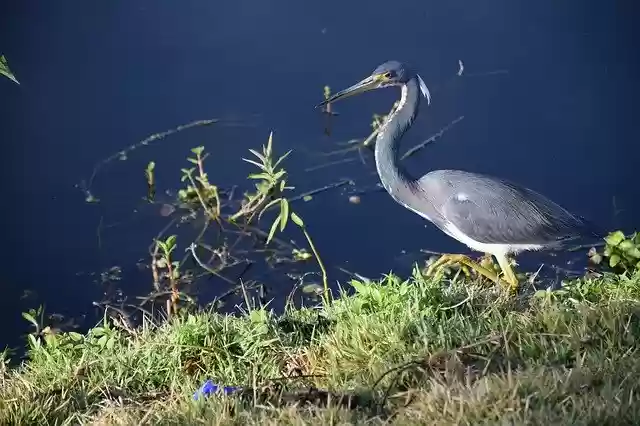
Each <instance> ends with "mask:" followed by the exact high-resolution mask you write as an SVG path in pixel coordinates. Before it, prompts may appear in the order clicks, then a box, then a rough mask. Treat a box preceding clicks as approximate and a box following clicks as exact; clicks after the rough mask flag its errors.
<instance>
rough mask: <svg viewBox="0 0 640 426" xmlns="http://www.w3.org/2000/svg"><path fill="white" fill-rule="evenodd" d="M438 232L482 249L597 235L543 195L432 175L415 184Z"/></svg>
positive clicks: (455, 173)
mask: <svg viewBox="0 0 640 426" xmlns="http://www.w3.org/2000/svg"><path fill="white" fill-rule="evenodd" d="M418 183H419V184H418V187H419V188H421V191H423V193H424V195H423V196H424V198H425V199H426V200H425V201H427V200H428V201H427V202H428V203H430V204H431V209H430V210H432V211H434V213H435V215H434V216H435V217H434V218H433V222H434V224H435V225H437V226H438V227H439V228H443V227H445V226H446V223H447V222H450V223H452V224H453V225H455V226H456V227H457V228H458V229H460V230H461V231H462V232H463V233H465V234H466V235H467V236H468V237H470V238H472V239H473V240H475V241H478V242H481V243H485V244H509V245H511V244H513V245H519V244H521V245H542V246H545V247H547V248H551V247H553V246H558V247H560V246H563V245H564V244H565V243H568V242H572V241H574V240H576V239H580V238H597V237H599V236H600V234H599V232H598V230H597V229H596V228H595V227H594V226H593V225H592V224H590V223H589V222H587V221H586V220H585V219H583V218H581V217H579V216H576V215H573V214H571V213H570V212H568V211H567V210H565V209H564V208H563V207H561V206H560V205H558V204H556V203H554V202H553V201H551V200H549V199H548V198H546V197H544V196H543V195H541V194H539V193H537V192H535V191H533V190H531V189H528V188H524V187H522V186H519V185H517V184H514V183H512V182H509V181H507V180H505V179H499V178H495V177H490V176H485V175H482V174H477V173H470V172H465V171H461V170H435V171H432V172H430V173H428V174H426V175H425V176H423V177H422V178H421V179H420V180H419V181H418Z"/></svg>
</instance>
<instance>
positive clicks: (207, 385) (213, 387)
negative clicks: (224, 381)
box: [193, 380, 241, 401]
mask: <svg viewBox="0 0 640 426" xmlns="http://www.w3.org/2000/svg"><path fill="white" fill-rule="evenodd" d="M240 389H241V388H239V387H237V386H220V385H217V384H215V383H213V382H212V381H211V380H207V381H206V382H204V384H203V385H202V386H201V387H200V389H198V390H197V391H196V393H194V394H193V399H194V400H196V401H197V400H198V399H199V398H200V395H202V396H210V395H212V394H215V393H221V394H223V395H230V394H232V393H233V392H236V391H238V390H240Z"/></svg>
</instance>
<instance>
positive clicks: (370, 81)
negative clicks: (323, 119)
mask: <svg viewBox="0 0 640 426" xmlns="http://www.w3.org/2000/svg"><path fill="white" fill-rule="evenodd" d="M378 83H379V80H378V79H376V78H375V76H373V75H372V76H369V77H367V78H365V79H364V80H362V81H360V82H359V83H356V84H354V85H353V86H351V87H349V88H347V89H344V90H341V91H339V92H338V93H336V94H335V95H333V96H331V97H330V98H329V99H326V100H325V101H323V102H320V103H319V104H318V105H316V108H318V107H321V106H324V105H326V104H328V103H330V102H335V101H337V100H340V99H344V98H348V97H349V96H353V95H358V94H360V93H364V92H367V91H369V90H373V89H376V88H377V87H378Z"/></svg>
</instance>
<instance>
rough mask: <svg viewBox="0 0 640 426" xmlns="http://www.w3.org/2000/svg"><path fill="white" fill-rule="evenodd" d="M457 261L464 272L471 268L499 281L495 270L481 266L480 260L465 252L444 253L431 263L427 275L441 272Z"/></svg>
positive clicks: (496, 281)
mask: <svg viewBox="0 0 640 426" xmlns="http://www.w3.org/2000/svg"><path fill="white" fill-rule="evenodd" d="M456 263H457V264H459V265H460V266H461V269H462V271H463V272H465V274H468V270H469V269H473V270H474V271H476V272H477V273H478V274H480V275H482V276H484V277H485V278H488V279H489V280H491V281H493V282H494V283H498V282H499V279H498V275H497V274H496V273H495V272H494V271H491V270H489V269H487V268H485V267H484V266H481V265H480V264H478V262H474V261H473V260H471V258H469V256H465V255H463V254H443V255H442V256H440V258H439V259H438V260H436V261H435V262H433V263H432V264H431V265H429V268H428V269H427V272H426V275H427V276H431V275H433V274H434V272H436V271H440V272H441V271H442V269H444V268H446V267H447V266H450V265H453V264H456Z"/></svg>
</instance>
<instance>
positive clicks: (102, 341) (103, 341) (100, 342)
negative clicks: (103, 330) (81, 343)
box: [98, 334, 109, 348]
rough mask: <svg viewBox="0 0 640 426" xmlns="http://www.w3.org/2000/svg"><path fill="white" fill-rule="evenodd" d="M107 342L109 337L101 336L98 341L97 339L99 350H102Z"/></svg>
mask: <svg viewBox="0 0 640 426" xmlns="http://www.w3.org/2000/svg"><path fill="white" fill-rule="evenodd" d="M108 340H109V336H107V335H106V334H105V335H102V336H101V337H100V338H99V339H98V346H100V347H101V348H104V346H105V345H106V344H107V341H108Z"/></svg>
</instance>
